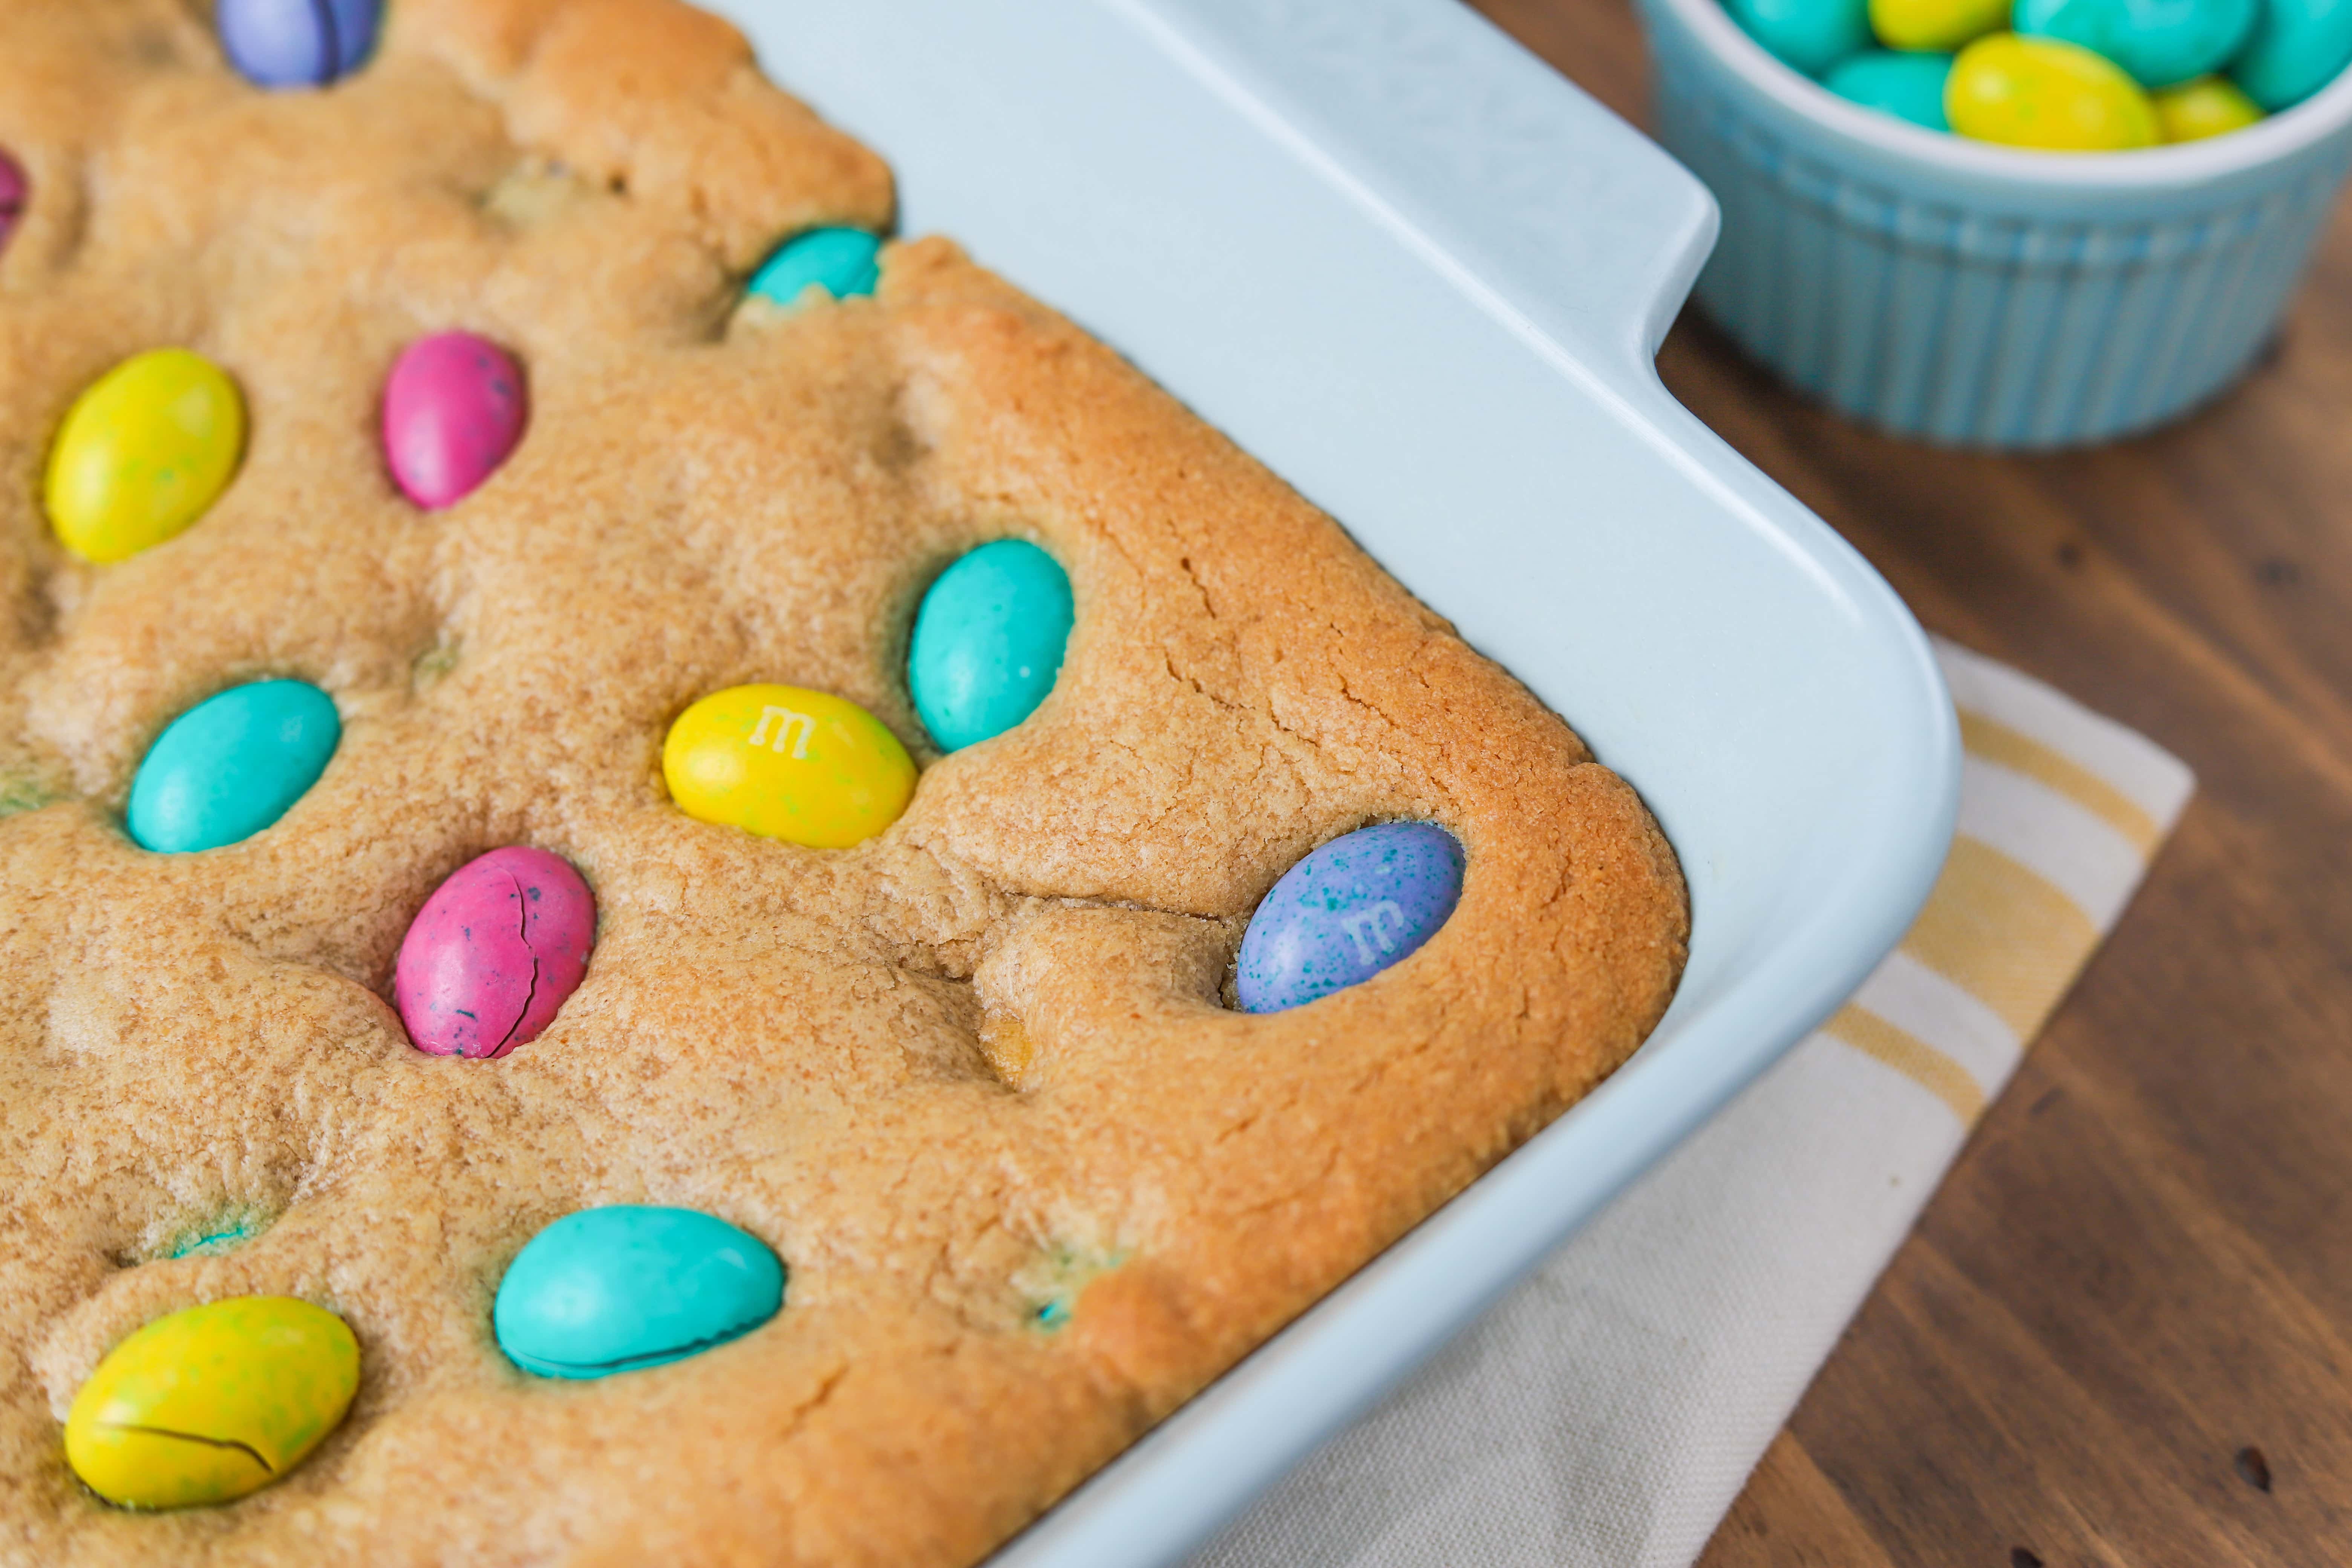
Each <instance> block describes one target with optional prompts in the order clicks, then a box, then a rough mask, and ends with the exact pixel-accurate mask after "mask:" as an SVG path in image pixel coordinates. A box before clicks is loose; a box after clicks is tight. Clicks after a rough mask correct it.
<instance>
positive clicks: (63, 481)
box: [43, 349, 245, 563]
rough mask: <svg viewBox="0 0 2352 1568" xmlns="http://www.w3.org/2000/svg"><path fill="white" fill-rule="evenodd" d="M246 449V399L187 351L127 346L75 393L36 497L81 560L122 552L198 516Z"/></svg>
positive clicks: (107, 558) (154, 541)
mask: <svg viewBox="0 0 2352 1568" xmlns="http://www.w3.org/2000/svg"><path fill="white" fill-rule="evenodd" d="M244 452H245V398H244V397H243V396H242V395H240V394H239V393H238V392H237V390H236V383H235V382H233V381H231V380H229V378H228V376H227V374H226V373H225V372H223V371H222V370H221V368H220V367H219V366H218V365H216V364H215V363H212V362H211V361H210V360H208V359H205V357H204V356H202V355H201V354H194V353H189V352H188V351H187V350H186V349H151V350H149V351H148V352H147V353H142V354H134V355H132V356H131V358H129V359H127V360H124V361H123V362H122V363H121V364H118V365H116V366H115V367H114V368H113V369H112V370H110V371H109V372H107V373H106V374H104V375H102V376H100V378H99V379H98V380H97V381H95V382H93V383H91V384H90V385H89V387H88V389H86V390H85V391H84V392H83V393H82V395H80V396H79V398H77V399H75V400H74V405H73V406H72V407H71V408H70V409H68V411H67V413H66V417H65V423H64V424H63V425H61V426H58V438H57V444H56V445H55V446H54V447H50V449H49V471H48V480H47V487H46V489H45V491H44V496H43V499H44V500H45V501H46V502H47V507H48V513H49V521H50V523H51V524H52V525H53V526H54V527H55V528H56V529H57V531H58V540H59V541H60V542H63V543H64V545H65V547H66V548H67V549H68V550H70V551H72V552H74V553H75V554H76V555H79V556H80V557H81V558H82V559H83V560H85V561H90V562H97V563H106V562H111V561H123V560H128V559H129V558H130V557H131V556H133V555H136V554H138V553H139V552H141V551H142V550H146V549H149V548H151V547H152V546H154V545H158V544H161V543H163V542H164V541H165V540H167V539H169V538H171V537H172V536H173V535H174V534H176V533H178V532H180V531H182V530H183V529H185V528H186V527H187V526H188V525H189V524H190V523H192V522H194V521H196V519H198V518H200V517H202V516H203V515H204V514H205V510H206V509H208V508H209V507H211V505H212V504H213V502H214V501H215V500H219V499H220V493H221V491H223V490H224V489H227V488H228V481H229V479H230V478H231V476H233V475H234V474H235V473H236V465H237V459H238V458H240V457H242V456H243V455H244Z"/></svg>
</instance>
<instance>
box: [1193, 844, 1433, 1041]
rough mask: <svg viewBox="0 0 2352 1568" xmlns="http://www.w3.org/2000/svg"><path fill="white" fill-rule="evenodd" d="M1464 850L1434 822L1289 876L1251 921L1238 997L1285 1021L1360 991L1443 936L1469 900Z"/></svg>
mask: <svg viewBox="0 0 2352 1568" xmlns="http://www.w3.org/2000/svg"><path fill="white" fill-rule="evenodd" d="M1462 866H1463V856H1462V845H1461V843H1460V841H1458V840H1457V839H1455V837H1454V835H1452V834H1451V833H1448V832H1447V831H1446V830H1445V829H1444V828H1443V827H1440V826H1437V825H1436V824H1434V823H1430V822H1396V823H1390V824H1387V825H1384V826H1379V827H1363V828H1359V829H1357V830H1356V831H1355V832H1353V833H1350V834H1347V835H1345V836H1343V837H1339V838H1335V839H1333V840H1332V841H1331V842H1330V843H1328V844H1326V845H1324V846H1323V847H1321V848H1319V849H1318V850H1316V851H1315V852H1314V853H1313V854H1311V855H1309V856H1307V858H1305V859H1304V860H1301V861H1300V862H1299V863H1298V864H1297V865H1296V866H1293V867H1292V868H1290V869H1289V870H1288V871H1286V872H1285V873H1283V877H1282V880H1280V881H1278V882H1276V884H1275V885H1274V889H1273V890H1272V891H1271V892H1269V893H1267V894H1266V896H1265V900H1263V901H1262V902H1260V903H1259V905H1258V907H1257V912H1256V913H1255V914H1253V915H1251V916H1250V922H1249V929H1248V930H1247V931H1244V933H1243V934H1242V950H1241V958H1240V961H1239V963H1237V965H1236V966H1235V973H1234V989H1235V990H1236V991H1237V992H1238V993H1239V995H1240V999H1241V1005H1242V1010H1243V1011H1244V1012H1246V1013H1278V1012H1281V1011H1282V1010H1283V1009H1284V1008H1286V1007H1297V1006H1302V1005H1305V1004H1307V1003H1308V1002H1312V1001H1314V1000H1315V999H1316V998H1317V997H1318V996H1328V995H1329V994H1331V993H1332V992H1334V991H1339V990H1344V989H1345V988H1346V987H1348V986H1350V985H1355V984H1361V983H1362V982H1364V981H1366V980H1370V978H1371V977H1372V976H1373V975H1375V974H1378V973H1380V972H1381V970H1383V969H1386V968H1387V967H1388V966H1389V965H1391V964H1392V963H1398V962H1399V961H1401V960H1402V959H1403V958H1405V957H1406V956H1407V955H1409V954H1410V953H1412V952H1413V951H1414V950H1415V949H1417V948H1419V947H1420V946H1421V944H1422V943H1423V942H1427V941H1428V940H1429V939H1430V938H1431V937H1433V936H1434V935H1436V934H1437V930H1438V928H1439V927H1440V926H1443V925H1444V923H1445V921H1446V918H1447V917H1448V916H1450V915H1452V914H1453V913H1454V905H1455V904H1456V903H1458V902H1460V901H1461V898H1462Z"/></svg>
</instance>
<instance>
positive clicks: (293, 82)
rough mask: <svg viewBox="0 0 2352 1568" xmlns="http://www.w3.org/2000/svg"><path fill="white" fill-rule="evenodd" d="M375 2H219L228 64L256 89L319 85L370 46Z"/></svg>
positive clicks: (353, 65)
mask: <svg viewBox="0 0 2352 1568" xmlns="http://www.w3.org/2000/svg"><path fill="white" fill-rule="evenodd" d="M382 11H383V5H382V3H381V0H219V9H218V13H217V16H216V18H215V20H216V22H217V25H218V26H219V27H220V39H221V47H222V48H223V49H224V50H225V51H226V53H227V55H228V58H229V63H230V64H231V65H233V66H235V67H236V68H237V70H238V71H239V72H240V73H241V74H242V75H243V76H244V77H245V79H247V81H250V82H252V83H253V84H255V85H256V86H257V87H324V86H326V85H327V83H329V82H331V81H333V80H334V79H336V78H338V77H341V76H348V75H350V74H351V73H352V71H354V70H357V69H358V68H359V67H360V65H361V63H362V61H364V60H365V59H366V58H368V53H369V51H370V50H372V49H373V48H374V47H375V33H376V24H377V22H378V20H379V19H380V17H381V15H382Z"/></svg>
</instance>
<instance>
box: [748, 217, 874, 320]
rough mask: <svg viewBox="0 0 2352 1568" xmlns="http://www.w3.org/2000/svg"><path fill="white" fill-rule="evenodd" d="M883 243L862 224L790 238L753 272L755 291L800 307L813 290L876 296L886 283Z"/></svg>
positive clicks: (842, 296)
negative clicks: (880, 286) (860, 225)
mask: <svg viewBox="0 0 2352 1568" xmlns="http://www.w3.org/2000/svg"><path fill="white" fill-rule="evenodd" d="M881 253H882V241H881V239H880V238H879V237H877V236H874V235H870V234H868V233H866V231H865V230H864V229H862V228H813V229H811V230H809V231H808V232H807V233H806V234H803V235H798V236H795V237H793V238H791V239H788V240H786V241H785V242H784V243H783V244H782V246H780V247H777V250H776V253H775V254H774V255H773V256H771V257H769V258H768V259H767V260H766V261H764V262H762V263H761V267H760V270H759V271H757V272H754V273H753V274H751V292H752V293H754V294H757V295H758V296H760V298H761V299H763V300H770V301H772V303H775V304H778V305H797V304H799V303H800V302H801V296H802V295H803V294H805V293H807V292H808V291H809V289H823V290H824V292H825V293H827V294H829V295H831V296H832V297H833V298H835V299H836V300H846V299H848V298H849V297H850V296H851V295H853V294H871V293H872V292H874V289H875V286H876V285H877V284H878V283H880V282H881V281H882V264H881V261H880V259H879V258H880V257H881Z"/></svg>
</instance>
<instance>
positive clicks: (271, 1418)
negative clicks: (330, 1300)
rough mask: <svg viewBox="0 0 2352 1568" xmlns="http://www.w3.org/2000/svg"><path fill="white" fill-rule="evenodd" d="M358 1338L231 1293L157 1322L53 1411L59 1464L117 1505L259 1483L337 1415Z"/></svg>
mask: <svg viewBox="0 0 2352 1568" xmlns="http://www.w3.org/2000/svg"><path fill="white" fill-rule="evenodd" d="M359 1384H360V1348H359V1342H358V1341H357V1340H355V1339H354V1338H352V1331H351V1329H350V1327H349V1326H348V1325H347V1324H345V1323H344V1321H342V1319H341V1318H339V1317H337V1316H336V1315H335V1314H334V1313H332V1312H330V1311H328V1310H326V1309H324V1308H322V1307H315V1306H312V1305H311V1304H310V1302H308V1301H302V1300H295V1299H294V1298H292V1297H290V1296H238V1297H233V1298H231V1299H229V1300H223V1301H214V1302H211V1303H209V1304H207V1305H205V1306H201V1307H190V1308H188V1309H186V1310H184V1311H178V1312H173V1314H171V1315H170V1316H169V1317H165V1318H159V1319H157V1320H156V1321H153V1322H152V1323H150V1324H148V1325H147V1326H146V1327H145V1328H143V1329H141V1330H140V1331H138V1332H136V1333H134V1334H132V1335H131V1337H130V1338H128V1339H126V1340H124V1341H123V1342H121V1344H119V1345H117V1346H115V1347H114V1349H113V1350H111V1351H110V1352H107V1356H106V1359H105V1360H103V1361H101V1362H100V1363H98V1370H97V1371H95V1372H93V1373H90V1376H89V1382H87V1383H85V1384H82V1385H81V1388H80V1390H79V1392H78V1393H77V1394H75V1395H74V1401H73V1405H72V1407H71V1409H70V1411H69V1412H68V1415H67V1416H66V1458H67V1461H68V1463H70V1464H71V1465H72V1466H73V1471H74V1474H76V1475H77V1476H79V1477H80V1478H81V1479H82V1481H83V1482H84V1484H86V1485H87V1486H89V1489H91V1490H92V1491H94V1492H96V1493H98V1495H99V1496H100V1497H102V1498H104V1499H106V1500H107V1501H109V1502H112V1503H119V1504H121V1505H122V1506H124V1507H126V1508H142V1509H163V1508H187V1507H190V1506H193V1505H195V1504H199V1503H217V1502H227V1501H230V1500H234V1499H236V1498H241V1497H244V1496H245V1495H246V1494H247V1493H248V1492H254V1491H258V1490H260V1489H262V1488H263V1487H266V1486H268V1484H269V1483H270V1482H272V1481H274V1480H277V1479H278V1478H279V1477H281V1476H283V1475H285V1474H286V1473H287V1472H288V1471H289V1470H291V1469H292V1468H294V1467H295V1466H297V1465H299V1464H300V1463H301V1462H302V1461H303V1460H304V1459H305V1458H309V1457H310V1453H311V1451H312V1450H313V1449H315V1448H316V1447H318V1446H319V1445H320V1442H322V1441H324V1440H325V1438H326V1436H327V1435H328V1434H329V1433H330V1432H332V1431H333V1430H334V1429H335V1427H336V1426H338V1425H339V1424H341V1421H342V1419H343V1416H344V1415H345V1413H346V1412H348V1411H349V1410H350V1409H351V1404H352V1395H353V1394H356V1393H358V1391H359Z"/></svg>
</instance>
